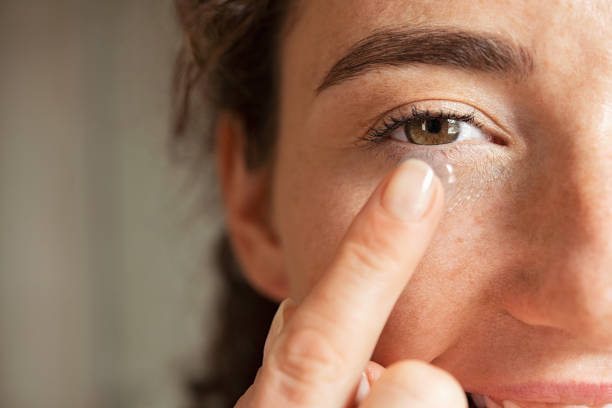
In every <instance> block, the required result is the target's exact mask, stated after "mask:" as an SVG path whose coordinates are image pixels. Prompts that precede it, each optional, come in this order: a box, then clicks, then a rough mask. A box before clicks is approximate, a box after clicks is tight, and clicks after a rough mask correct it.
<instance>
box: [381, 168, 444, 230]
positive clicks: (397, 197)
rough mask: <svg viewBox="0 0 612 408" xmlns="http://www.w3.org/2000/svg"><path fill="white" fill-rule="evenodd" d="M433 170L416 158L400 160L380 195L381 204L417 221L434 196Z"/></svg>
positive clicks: (401, 215) (408, 218) (407, 218)
mask: <svg viewBox="0 0 612 408" xmlns="http://www.w3.org/2000/svg"><path fill="white" fill-rule="evenodd" d="M433 180H434V172H433V170H432V168H431V167H429V165H427V163H425V162H424V161H422V160H418V159H408V160H406V161H404V162H402V163H401V164H400V165H399V167H398V169H397V170H396V173H395V174H394V175H393V177H392V178H391V180H390V181H389V184H388V185H387V187H386V188H385V191H384V193H383V196H382V204H383V206H384V207H385V208H386V209H387V210H388V211H389V212H390V213H391V214H393V215H395V216H396V217H398V218H401V219H403V220H406V221H418V220H420V219H421V218H423V216H424V215H425V213H426V212H427V210H428V209H429V207H430V206H431V201H432V199H433V197H434V183H433Z"/></svg>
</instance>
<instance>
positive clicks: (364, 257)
mask: <svg viewBox="0 0 612 408" xmlns="http://www.w3.org/2000/svg"><path fill="white" fill-rule="evenodd" d="M344 249H345V251H346V252H345V254H344V257H343V258H344V259H347V260H348V262H349V264H354V265H355V270H361V269H365V270H366V271H369V272H375V271H381V270H386V269H387V268H388V267H389V266H390V265H392V264H393V263H394V260H393V259H392V257H391V256H390V255H389V254H388V249H386V248H385V245H383V244H382V243H381V242H380V241H377V240H376V239H375V238H371V237H369V238H362V239H359V240H353V241H349V242H347V243H346V247H345V248H344Z"/></svg>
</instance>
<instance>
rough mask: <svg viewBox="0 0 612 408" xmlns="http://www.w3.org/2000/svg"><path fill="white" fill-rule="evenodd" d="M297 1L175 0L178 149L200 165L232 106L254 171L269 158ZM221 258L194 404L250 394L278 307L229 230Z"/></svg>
mask: <svg viewBox="0 0 612 408" xmlns="http://www.w3.org/2000/svg"><path fill="white" fill-rule="evenodd" d="M290 3H291V2H290V1H288V0H175V4H176V8H177V11H178V16H179V21H180V24H181V26H182V28H183V31H184V33H185V39H186V41H185V45H184V47H183V49H182V51H181V53H180V54H179V56H178V58H177V63H176V67H175V77H174V95H175V112H174V124H175V126H174V131H173V137H172V147H173V152H175V153H179V152H186V153H187V154H188V155H190V156H192V158H195V159H196V162H195V164H196V165H198V164H201V163H203V162H205V161H206V160H207V156H208V155H210V154H211V153H213V152H214V147H215V146H214V134H213V129H214V123H215V119H216V117H217V116H218V114H219V113H220V112H222V111H230V112H232V113H233V114H235V115H236V116H237V117H239V118H240V119H241V120H242V123H243V125H244V128H245V129H247V132H246V133H247V135H246V139H247V140H245V156H244V160H245V163H246V165H247V168H249V169H251V170H253V169H257V168H259V167H261V166H264V165H266V164H267V163H269V161H270V160H271V158H272V157H273V154H274V144H275V138H276V111H277V101H278V78H279V75H278V63H277V59H278V58H277V50H278V48H279V47H278V43H279V37H280V33H281V32H282V25H283V23H284V21H285V19H286V15H287V12H288V11H287V9H288V7H289V4H290ZM196 109H197V110H196ZM194 152H195V153H197V154H196V155H195V156H194V155H193V153H194ZM216 260H217V268H218V271H219V272H220V274H221V276H222V282H223V286H222V287H223V293H222V294H221V296H220V297H219V304H218V305H217V307H218V313H217V315H218V316H220V319H221V320H220V325H219V330H218V332H217V333H216V337H215V339H214V340H213V343H212V346H211V348H210V349H209V350H208V353H207V354H205V358H204V361H203V362H202V364H203V370H202V372H201V373H199V374H198V375H197V376H194V377H193V378H190V379H189V380H188V382H187V389H188V392H189V398H190V404H189V406H190V407H192V408H196V407H198V408H199V407H211V406H215V407H232V406H233V405H234V404H235V402H236V400H237V399H238V398H239V397H240V395H242V394H243V393H244V392H245V391H246V389H247V388H248V386H249V385H250V384H251V383H252V382H253V379H254V377H255V374H256V372H257V369H258V368H259V366H260V365H261V353H262V350H263V344H264V341H265V337H266V334H267V331H268V328H269V325H270V322H271V320H272V317H273V315H274V312H275V310H276V307H277V305H276V304H275V303H273V302H271V301H269V300H267V299H265V298H264V297H262V296H260V295H259V294H258V293H256V292H255V291H254V290H253V289H252V288H251V287H250V286H249V285H248V284H247V283H246V282H245V280H244V279H243V278H242V274H241V272H240V270H239V268H238V264H237V262H236V259H235V256H234V254H233V252H232V248H231V245H230V243H229V240H228V238H227V233H226V232H225V231H223V232H222V234H221V236H220V238H219V241H218V245H217V248H216ZM207 371H208V372H207Z"/></svg>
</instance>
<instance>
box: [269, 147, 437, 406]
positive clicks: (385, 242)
mask: <svg viewBox="0 0 612 408" xmlns="http://www.w3.org/2000/svg"><path fill="white" fill-rule="evenodd" d="M443 194H444V193H443V189H442V187H441V183H440V181H439V180H438V178H437V177H435V175H434V172H433V170H432V169H431V168H430V167H429V166H428V165H427V164H426V163H425V162H423V161H420V160H414V159H411V160H408V161H405V162H403V163H401V164H400V165H399V166H397V167H396V168H395V169H394V170H393V171H392V172H391V174H390V175H388V176H387V177H386V178H385V180H383V182H381V184H380V185H379V186H378V187H377V189H376V190H375V191H374V193H373V194H372V196H371V197H370V199H369V200H368V202H367V203H366V204H365V206H364V207H363V208H362V210H361V211H360V212H359V214H358V215H357V217H356V218H355V220H354V221H353V223H352V225H351V226H350V228H349V230H348V232H347V234H346V235H345V237H344V239H343V241H342V243H341V245H340V248H339V250H338V252H337V254H336V257H335V258H334V261H333V262H332V265H331V267H330V268H329V269H328V270H327V271H326V273H325V274H324V275H323V276H322V278H321V279H320V280H319V282H318V283H317V284H316V285H315V286H314V288H313V289H312V290H311V292H310V293H309V294H308V295H307V296H306V298H305V299H304V300H303V302H302V304H301V305H300V306H299V307H298V309H297V310H296V311H295V313H294V315H293V317H292V319H291V321H290V322H288V324H287V325H286V327H285V329H284V333H282V334H281V336H280V337H279V339H278V341H277V343H276V345H275V349H274V350H273V352H272V354H271V357H270V359H269V366H270V371H271V373H272V374H271V375H275V374H276V375H277V377H278V378H276V380H275V383H276V384H278V387H277V388H278V389H277V390H276V391H275V390H272V392H273V393H275V394H277V395H276V398H286V395H287V394H292V395H293V397H291V398H289V399H287V400H286V401H284V405H283V406H296V405H295V404H294V402H295V400H296V398H295V396H296V395H300V398H297V399H298V400H303V401H302V402H304V401H305V403H304V404H302V405H299V406H315V405H316V406H330V407H332V406H333V407H339V406H343V405H344V404H345V403H346V398H348V396H349V395H350V393H351V390H352V389H353V388H354V386H355V383H356V382H357V381H358V380H359V376H360V373H361V371H362V370H363V368H364V367H365V366H366V364H367V361H368V360H369V358H370V356H371V354H372V351H373V350H374V347H375V345H376V342H377V340H378V337H379V336H380V333H381V331H382V329H383V327H384V325H385V323H386V321H387V319H388V316H389V314H390V313H391V310H392V308H393V306H394V304H395V302H396V301H397V299H398V297H399V295H400V294H401V292H402V290H403V289H404V287H405V286H406V284H407V283H408V281H409V280H410V278H411V276H412V274H413V272H414V270H415V268H416V266H417V265H418V263H419V261H420V259H421V257H422V256H423V254H424V252H425V250H426V249H427V246H428V245H429V241H430V240H431V237H432V236H433V232H434V230H435V227H436V225H437V223H438V220H439V218H440V214H441V212H442V211H441V210H442V206H443V201H444V200H443ZM280 389H283V390H284V391H280ZM309 393H312V394H313V395H316V397H312V396H310V395H308V394H309ZM302 394H304V395H303V396H302ZM292 399H293V400H294V401H293V403H292V402H291V400H292Z"/></svg>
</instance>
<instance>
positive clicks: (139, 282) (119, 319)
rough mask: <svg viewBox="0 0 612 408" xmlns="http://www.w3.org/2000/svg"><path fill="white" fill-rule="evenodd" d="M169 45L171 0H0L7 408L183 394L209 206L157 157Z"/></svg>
mask: <svg viewBox="0 0 612 408" xmlns="http://www.w3.org/2000/svg"><path fill="white" fill-rule="evenodd" d="M180 42H181V35H180V33H179V32H178V28H177V24H176V23H175V14H174V9H173V6H172V2H171V0H161V1H145V0H105V1H77V0H56V1H53V2H43V1H33V2H30V1H20V0H3V1H2V2H0V47H1V48H0V49H1V50H2V51H1V54H0V61H1V62H0V81H1V84H2V86H1V87H0V89H1V91H2V92H1V93H0V197H1V200H0V406H1V407H3V408H4V407H6V408H9V407H17V408H29V407H45V408H46V407H62V408H71V407H148V408H155V407H179V406H182V404H181V402H182V390H181V388H180V386H181V380H182V379H183V377H184V375H185V374H186V373H188V372H189V371H190V370H192V369H194V368H196V367H197V365H198V358H199V353H200V350H201V348H202V344H203V342H205V341H206V337H207V334H208V333H209V332H212V331H213V328H212V327H213V325H214V321H213V320H212V319H211V317H210V316H209V315H208V314H206V311H207V310H209V308H210V305H211V302H214V294H215V293H216V291H215V284H216V283H215V281H214V280H213V278H212V276H211V275H212V270H211V268H210V259H209V258H210V257H209V254H208V252H207V251H206V249H207V248H208V247H209V243H210V240H211V238H212V237H215V236H216V233H217V229H218V222H219V221H218V220H219V218H220V217H219V216H218V215H217V214H216V212H217V211H218V210H216V209H214V208H210V207H207V208H203V207H202V206H201V204H202V203H201V201H199V199H200V198H201V197H200V193H201V192H202V191H204V192H205V193H206V194H208V195H210V196H211V197H213V196H214V195H215V194H216V187H215V186H213V185H201V186H193V185H191V184H189V183H188V182H187V181H188V177H187V173H188V171H187V169H185V168H177V166H175V165H173V164H171V163H170V161H169V159H168V153H167V144H166V141H167V137H168V134H169V129H170V124H169V119H170V114H169V112H170V101H171V93H170V80H171V69H172V65H173V61H174V56H175V54H176V52H177V51H178V49H179V46H180ZM215 220H216V221H215Z"/></svg>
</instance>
